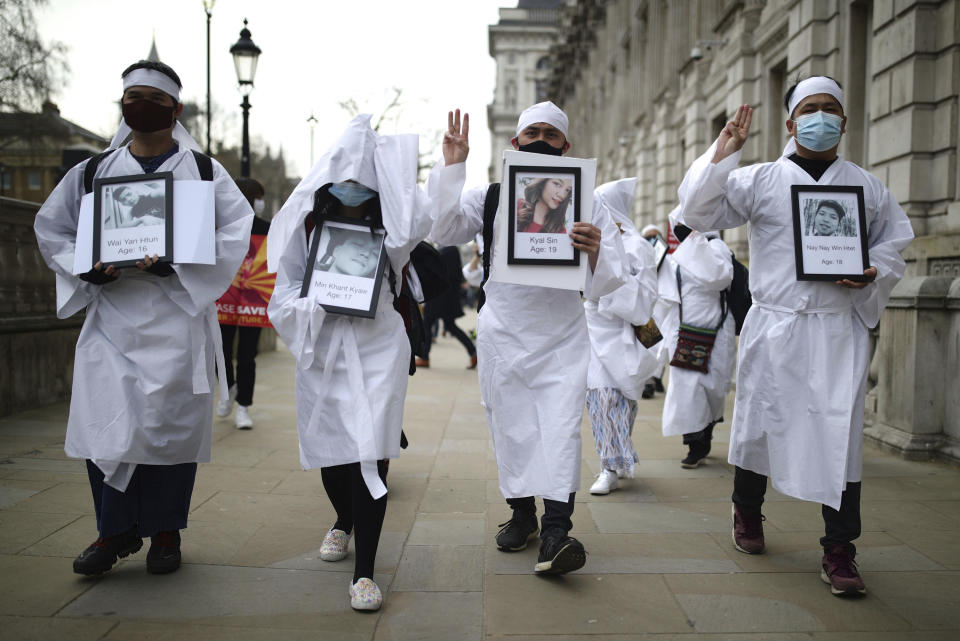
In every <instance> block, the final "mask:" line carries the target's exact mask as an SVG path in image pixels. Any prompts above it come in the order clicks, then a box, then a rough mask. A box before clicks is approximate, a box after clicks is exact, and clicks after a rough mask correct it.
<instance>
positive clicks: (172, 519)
mask: <svg viewBox="0 0 960 641" xmlns="http://www.w3.org/2000/svg"><path fill="white" fill-rule="evenodd" d="M87 477H88V478H89V479H90V489H91V491H92V492H93V508H94V510H96V513H97V530H98V531H99V532H100V536H102V537H108V536H116V535H118V534H123V533H124V532H127V531H129V530H130V529H131V528H132V527H134V526H137V531H138V532H139V534H140V536H154V535H156V534H157V533H159V532H166V531H168V530H182V529H184V528H185V527H187V514H188V513H189V512H190V497H191V496H192V495H193V482H194V480H195V479H196V477H197V464H196V463H181V464H179V465H137V469H136V470H134V472H133V476H132V477H131V478H130V483H129V484H128V485H127V489H126V491H125V492H121V491H120V490H117V489H115V488H112V487H110V486H109V485H107V484H106V483H104V482H103V472H102V471H101V470H100V468H99V467H97V466H96V464H94V462H93V461H91V460H89V459H88V460H87Z"/></svg>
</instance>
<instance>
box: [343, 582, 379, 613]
mask: <svg viewBox="0 0 960 641" xmlns="http://www.w3.org/2000/svg"><path fill="white" fill-rule="evenodd" d="M381 605H383V594H382V593H381V592H380V588H379V587H377V584H376V583H374V582H373V580H372V579H368V578H367V577H362V578H361V579H359V580H358V581H357V582H356V583H352V584H350V607H351V608H353V609H354V610H379V609H380V606H381Z"/></svg>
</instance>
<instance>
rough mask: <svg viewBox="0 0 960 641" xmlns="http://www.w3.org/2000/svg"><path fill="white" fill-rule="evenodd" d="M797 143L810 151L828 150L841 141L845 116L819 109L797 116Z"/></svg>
mask: <svg viewBox="0 0 960 641" xmlns="http://www.w3.org/2000/svg"><path fill="white" fill-rule="evenodd" d="M794 122H795V123H796V128H797V144H798V145H800V146H801V147H803V148H804V149H809V150H810V151H826V150H827V149H831V148H833V147H835V146H836V145H837V143H839V142H840V129H841V128H842V127H843V117H841V116H837V115H835V114H828V113H825V112H823V111H817V112H814V113H812V114H804V115H802V116H797V118H796V119H795V120H794Z"/></svg>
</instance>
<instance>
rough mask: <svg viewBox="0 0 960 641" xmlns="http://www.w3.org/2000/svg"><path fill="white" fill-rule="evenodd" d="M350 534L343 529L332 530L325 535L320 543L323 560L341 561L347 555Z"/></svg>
mask: <svg viewBox="0 0 960 641" xmlns="http://www.w3.org/2000/svg"><path fill="white" fill-rule="evenodd" d="M349 542H350V535H349V534H347V533H346V532H344V531H343V530H330V531H329V532H327V535H326V536H325V537H323V543H322V544H320V559H321V560H323V561H340V560H342V559H343V558H344V557H346V556H347V544H348V543H349Z"/></svg>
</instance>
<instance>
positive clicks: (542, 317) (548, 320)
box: [431, 102, 626, 573]
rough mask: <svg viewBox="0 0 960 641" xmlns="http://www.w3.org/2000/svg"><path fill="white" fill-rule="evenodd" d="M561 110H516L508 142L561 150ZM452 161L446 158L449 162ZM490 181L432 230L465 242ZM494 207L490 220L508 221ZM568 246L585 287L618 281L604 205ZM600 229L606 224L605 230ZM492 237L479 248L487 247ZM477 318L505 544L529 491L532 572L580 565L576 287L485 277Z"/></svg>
mask: <svg viewBox="0 0 960 641" xmlns="http://www.w3.org/2000/svg"><path fill="white" fill-rule="evenodd" d="M567 126H568V121H567V117H566V115H565V114H564V113H563V112H562V111H561V110H560V109H559V108H557V107H556V105H554V104H553V103H550V102H544V103H539V104H537V105H534V106H533V107H530V108H528V109H527V110H525V111H524V112H523V113H522V114H521V115H520V120H519V124H518V126H517V136H516V137H515V138H514V139H513V140H512V144H513V147H514V149H519V150H520V151H529V152H535V153H548V154H554V155H560V154H563V153H566V151H567V150H569V148H570V143H569V142H568V141H567ZM448 169H452V168H448ZM487 193H488V187H487V186H484V187H478V188H475V189H471V190H468V191H466V192H464V194H463V196H462V198H461V200H460V211H458V212H446V213H444V212H441V213H440V216H439V217H438V219H437V222H436V225H435V226H434V228H433V232H432V233H431V237H432V238H433V240H435V241H436V242H438V243H440V244H444V245H451V244H460V243H465V242H468V241H470V240H472V239H473V238H474V236H475V235H476V234H478V233H480V232H481V231H482V229H483V211H484V203H485V200H486V196H487ZM502 219H505V216H499V215H498V217H497V219H496V222H495V225H496V224H505V223H503V220H502ZM569 231H570V233H569V236H570V237H571V239H572V241H573V246H574V247H576V248H577V249H579V250H580V251H583V252H586V254H587V256H588V257H589V262H590V269H589V270H588V276H587V284H586V291H585V292H584V295H585V296H586V297H587V298H589V299H597V298H599V297H601V296H603V295H604V294H607V293H609V292H611V291H613V290H614V289H616V287H617V286H619V285H620V284H622V282H623V280H624V278H625V273H626V267H625V258H624V255H623V246H622V243H621V242H620V238H619V234H618V233H617V228H616V226H615V225H614V224H613V221H612V220H611V217H610V214H609V211H608V210H607V209H606V208H605V207H603V206H602V204H601V203H600V201H595V202H594V211H593V223H592V224H587V223H582V222H581V223H575V224H574V226H573V228H572V229H571V230H569ZM601 231H602V234H601ZM493 250H494V248H493V247H489V248H485V251H491V252H492V251H493ZM483 291H484V294H485V297H486V303H485V305H484V306H483V308H482V309H481V310H480V316H479V321H478V328H477V333H478V335H477V354H478V359H479V372H478V373H479V377H480V393H481V397H482V402H483V406H484V408H485V410H486V415H487V423H488V425H489V427H490V433H491V436H492V438H493V445H494V451H495V453H496V457H497V467H498V470H499V477H500V491H501V492H502V493H503V495H504V497H506V499H507V503H508V504H510V506H511V508H512V509H513V517H512V518H511V519H510V521H508V522H507V523H505V524H502V527H503V529H501V530H500V532H499V533H498V535H497V547H498V548H499V549H501V550H503V551H514V550H521V549H523V548H525V547H526V545H527V540H528V539H529V538H531V537H532V536H534V535H535V534H536V533H537V531H538V528H537V519H536V504H535V502H534V497H535V496H542V497H543V500H544V516H543V520H542V529H543V533H542V536H541V546H540V556H539V561H538V563H537V566H536V568H535V569H536V571H538V572H550V573H563V572H568V571H571V570H574V569H578V568H580V567H582V566H583V564H584V562H585V552H584V551H583V546H582V545H581V544H580V542H579V541H577V540H576V539H574V538H572V537H570V536H568V533H569V531H570V529H571V528H572V522H571V520H570V516H571V514H572V513H573V505H574V493H575V492H576V491H577V489H578V488H579V486H580V419H581V417H582V416H583V407H584V398H585V394H586V383H587V366H588V364H589V360H590V351H589V339H588V337H587V325H586V321H585V318H584V312H583V306H582V304H581V296H580V294H579V293H578V292H576V291H572V290H563V289H553V288H546V287H532V286H525V285H514V284H509V283H502V282H496V281H491V280H488V281H487V282H486V283H485V284H484V287H483Z"/></svg>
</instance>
